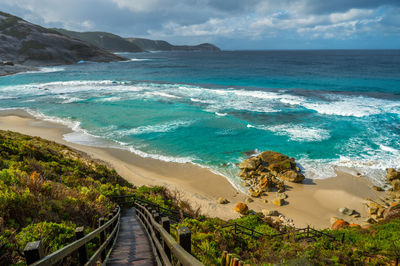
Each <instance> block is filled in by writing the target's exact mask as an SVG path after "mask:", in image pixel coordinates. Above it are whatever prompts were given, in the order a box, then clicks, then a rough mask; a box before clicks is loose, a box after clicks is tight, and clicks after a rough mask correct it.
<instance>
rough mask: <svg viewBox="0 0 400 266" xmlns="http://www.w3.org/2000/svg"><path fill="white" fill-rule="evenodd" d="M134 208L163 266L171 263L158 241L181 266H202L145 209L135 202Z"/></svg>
mask: <svg viewBox="0 0 400 266" xmlns="http://www.w3.org/2000/svg"><path fill="white" fill-rule="evenodd" d="M135 208H136V211H137V213H139V220H140V221H141V222H142V224H143V225H144V227H145V229H146V230H148V231H149V232H150V235H151V240H152V241H153V242H154V244H155V246H156V247H157V251H158V252H159V253H160V256H161V258H162V259H163V263H164V264H165V265H171V262H170V261H169V259H168V256H167V254H166V253H165V252H164V249H163V247H162V244H161V243H160V241H159V239H161V240H162V242H163V243H164V244H165V245H167V246H168V248H169V249H170V251H171V252H172V253H173V254H174V255H175V257H176V258H177V259H178V260H179V262H180V263H181V264H182V265H184V266H186V265H188V266H200V265H203V264H202V263H201V262H200V261H199V260H197V259H196V258H195V257H193V256H192V255H191V254H190V253H189V252H187V251H186V250H185V249H184V248H183V247H182V246H181V245H180V244H178V242H177V241H176V240H175V239H174V238H173V237H172V236H171V235H170V234H169V233H168V232H167V231H166V230H165V229H164V228H163V227H162V226H161V225H160V224H159V223H158V222H157V221H156V220H155V219H154V217H153V215H152V214H151V213H150V212H149V210H148V209H147V208H146V207H144V206H142V205H141V204H139V203H137V202H135ZM157 233H158V234H159V237H157Z"/></svg>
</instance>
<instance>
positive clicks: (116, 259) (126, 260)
mask: <svg viewBox="0 0 400 266" xmlns="http://www.w3.org/2000/svg"><path fill="white" fill-rule="evenodd" d="M107 265H157V264H156V263H155V259H154V255H153V252H152V248H151V244H150V242H149V239H148V238H147V234H146V232H145V229H144V228H143V226H142V224H141V223H140V222H139V220H138V218H137V217H136V211H135V209H134V208H132V209H125V210H122V213H121V227H120V229H119V234H118V238H117V242H116V244H115V246H114V249H113V251H112V252H111V254H110V257H109V259H108V261H107Z"/></svg>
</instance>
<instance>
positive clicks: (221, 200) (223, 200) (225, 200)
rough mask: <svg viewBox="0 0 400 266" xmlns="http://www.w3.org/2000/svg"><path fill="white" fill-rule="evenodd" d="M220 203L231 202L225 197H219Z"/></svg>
mask: <svg viewBox="0 0 400 266" xmlns="http://www.w3.org/2000/svg"><path fill="white" fill-rule="evenodd" d="M218 203H219V204H227V203H229V200H227V199H225V198H218Z"/></svg>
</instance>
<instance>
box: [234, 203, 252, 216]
mask: <svg viewBox="0 0 400 266" xmlns="http://www.w3.org/2000/svg"><path fill="white" fill-rule="evenodd" d="M234 210H235V211H236V212H238V213H240V214H247V212H248V211H249V207H247V205H246V204H244V203H241V202H239V203H237V204H236V206H235V208H234Z"/></svg>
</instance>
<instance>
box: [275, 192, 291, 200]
mask: <svg viewBox="0 0 400 266" xmlns="http://www.w3.org/2000/svg"><path fill="white" fill-rule="evenodd" d="M276 197H277V198H279V199H286V198H287V197H288V196H287V195H286V193H278V194H277V195H276Z"/></svg>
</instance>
